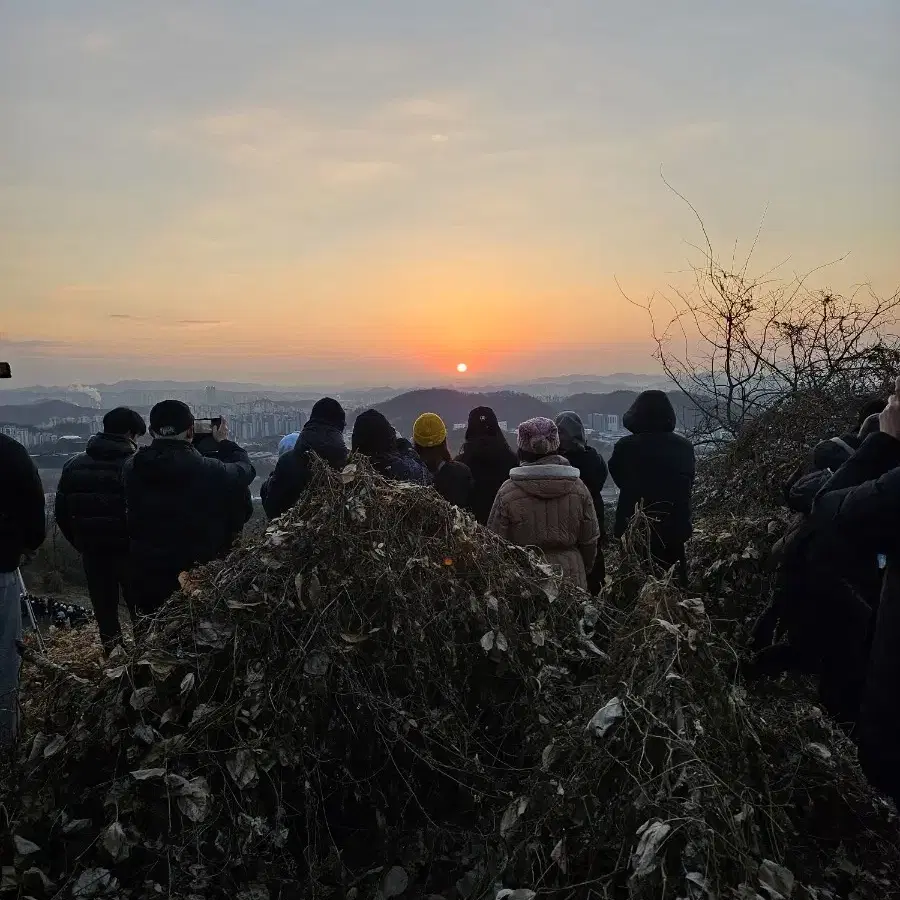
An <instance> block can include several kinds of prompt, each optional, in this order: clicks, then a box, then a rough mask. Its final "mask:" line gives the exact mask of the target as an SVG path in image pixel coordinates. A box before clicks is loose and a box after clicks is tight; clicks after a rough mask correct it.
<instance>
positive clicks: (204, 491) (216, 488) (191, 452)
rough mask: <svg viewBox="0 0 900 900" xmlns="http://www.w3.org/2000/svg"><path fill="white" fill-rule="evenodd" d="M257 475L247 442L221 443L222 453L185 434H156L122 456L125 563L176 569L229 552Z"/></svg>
mask: <svg viewBox="0 0 900 900" xmlns="http://www.w3.org/2000/svg"><path fill="white" fill-rule="evenodd" d="M255 477H256V471H255V470H254V468H253V466H252V465H251V464H250V458H249V457H248V456H247V452H246V450H243V449H241V448H240V447H239V446H238V445H237V444H235V443H233V442H232V441H222V442H221V443H220V444H219V458H218V459H213V458H211V457H204V456H202V455H201V454H200V453H199V452H198V451H197V450H196V449H195V448H194V447H193V446H191V445H190V444H188V443H186V442H185V441H178V440H167V439H163V438H157V439H156V440H154V441H153V443H152V444H151V445H150V446H149V447H143V448H142V449H140V450H138V452H137V453H136V454H135V455H134V456H133V457H132V458H131V459H130V460H128V462H127V463H126V464H125V470H124V478H125V504H126V511H127V517H128V537H129V544H130V563H131V566H132V569H133V571H134V572H135V574H136V576H137V577H138V578H140V577H141V576H142V575H148V576H152V575H164V576H172V575H175V576H177V575H178V573H179V572H183V571H185V570H187V569H189V568H191V567H192V566H194V565H197V564H200V563H205V562H209V560H211V559H214V558H215V557H217V556H220V555H222V554H224V553H226V552H227V551H228V550H229V548H230V546H231V543H232V541H233V538H234V535H235V533H237V532H239V531H240V530H241V528H242V527H243V525H244V523H245V522H246V521H247V519H248V518H249V516H248V512H251V511H248V509H247V504H246V493H247V488H248V486H249V485H250V483H251V482H252V481H253V479H254V478H255Z"/></svg>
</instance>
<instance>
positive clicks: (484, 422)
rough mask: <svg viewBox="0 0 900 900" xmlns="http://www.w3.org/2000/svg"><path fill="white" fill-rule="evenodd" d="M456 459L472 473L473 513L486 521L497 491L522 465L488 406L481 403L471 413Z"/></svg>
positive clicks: (483, 523)
mask: <svg viewBox="0 0 900 900" xmlns="http://www.w3.org/2000/svg"><path fill="white" fill-rule="evenodd" d="M456 460H457V462H461V463H465V465H467V466H468V467H469V470H470V471H471V473H472V478H473V480H474V485H473V487H472V504H471V506H472V513H473V514H474V516H475V518H476V519H477V520H478V521H479V522H480V523H481V524H482V525H487V521H488V518H489V517H490V515H491V509H492V508H493V506H494V500H495V498H496V497H497V492H498V491H499V490H500V488H501V487H503V485H504V484H505V483H506V481H507V479H508V478H509V473H510V471H511V470H512V469H515V468H516V467H517V466H518V465H519V459H518V457H517V456H516V454H515V453H514V452H513V451H512V448H511V447H510V446H509V443H508V442H507V440H506V437H505V435H504V434H503V432H502V431H501V430H500V424H499V422H498V421H497V416H496V414H495V413H494V411H493V410H492V409H491V408H490V407H489V406H478V407H476V408H475V409H473V410H472V411H471V412H470V413H469V423H468V427H467V428H466V439H465V442H464V443H463V445H462V449H461V450H460V452H459V455H458V456H457V457H456Z"/></svg>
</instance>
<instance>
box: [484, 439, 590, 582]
mask: <svg viewBox="0 0 900 900" xmlns="http://www.w3.org/2000/svg"><path fill="white" fill-rule="evenodd" d="M488 528H490V529H491V530H492V531H495V532H497V534H499V535H500V536H501V537H504V538H506V539H507V540H508V541H511V542H512V543H513V544H519V545H520V546H522V547H536V548H538V549H540V550H541V551H543V554H544V556H545V558H546V559H547V561H548V562H549V563H551V564H553V565H557V566H561V567H562V571H563V574H564V575H567V576H568V577H569V578H572V579H573V580H574V581H575V582H577V584H578V585H580V586H581V587H583V588H585V589H587V574H588V572H590V571H591V569H592V568H593V567H594V560H595V559H596V558H597V539H598V538H599V537H600V526H599V524H598V522H597V513H596V511H595V509H594V501H593V500H592V499H591V495H590V492H589V491H588V489H587V488H586V487H585V486H584V483H583V482H582V480H581V479H580V478H579V472H578V469H574V468H572V466H570V465H569V464H568V462H566V460H565V458H564V457H562V456H547V457H544V459H542V460H540V461H539V462H536V463H528V464H525V465H522V466H519V467H518V468H515V469H513V470H512V471H511V472H510V473H509V481H507V482H506V483H505V484H504V485H503V487H501V488H500V491H499V493H498V494H497V498H496V500H494V507H493V509H492V510H491V516H490V519H488Z"/></svg>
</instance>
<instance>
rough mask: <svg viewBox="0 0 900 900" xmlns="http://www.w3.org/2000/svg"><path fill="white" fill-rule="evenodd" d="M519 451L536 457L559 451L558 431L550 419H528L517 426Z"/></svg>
mask: <svg viewBox="0 0 900 900" xmlns="http://www.w3.org/2000/svg"><path fill="white" fill-rule="evenodd" d="M519 449H520V450H524V451H525V452H526V453H534V454H535V455H536V456H548V455H549V454H551V453H556V451H557V450H559V429H558V428H557V427H556V422H554V421H553V420H552V419H544V418H537V419H529V420H528V421H527V422H523V423H522V424H521V425H520V426H519Z"/></svg>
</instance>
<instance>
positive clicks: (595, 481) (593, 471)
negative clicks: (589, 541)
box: [556, 412, 609, 540]
mask: <svg viewBox="0 0 900 900" xmlns="http://www.w3.org/2000/svg"><path fill="white" fill-rule="evenodd" d="M556 427H557V428H558V429H559V440H560V448H559V452H560V455H561V456H564V457H565V458H566V459H567V460H568V461H569V465H571V466H573V467H574V468H576V469H578V471H579V472H580V473H581V480H582V481H583V482H584V485H585V487H586V488H587V489H588V491H590V494H591V498H592V499H593V501H594V509H595V510H596V512H597V522H598V523H599V525H600V539H601V540H603V538H604V536H605V534H606V511H605V508H604V506H603V487H604V485H605V484H606V479H607V476H608V475H609V472H608V471H607V468H606V462H605V461H604V459H603V457H602V456H601V455H600V454H599V453H598V452H597V451H596V450H595V449H594V448H593V447H591V446H589V445H588V442H587V435H586V434H585V430H584V423H583V422H582V421H581V417H580V416H579V415H578V414H577V413H574V412H564V413H562V414H561V415H560V416H558V417H557V419H556Z"/></svg>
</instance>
